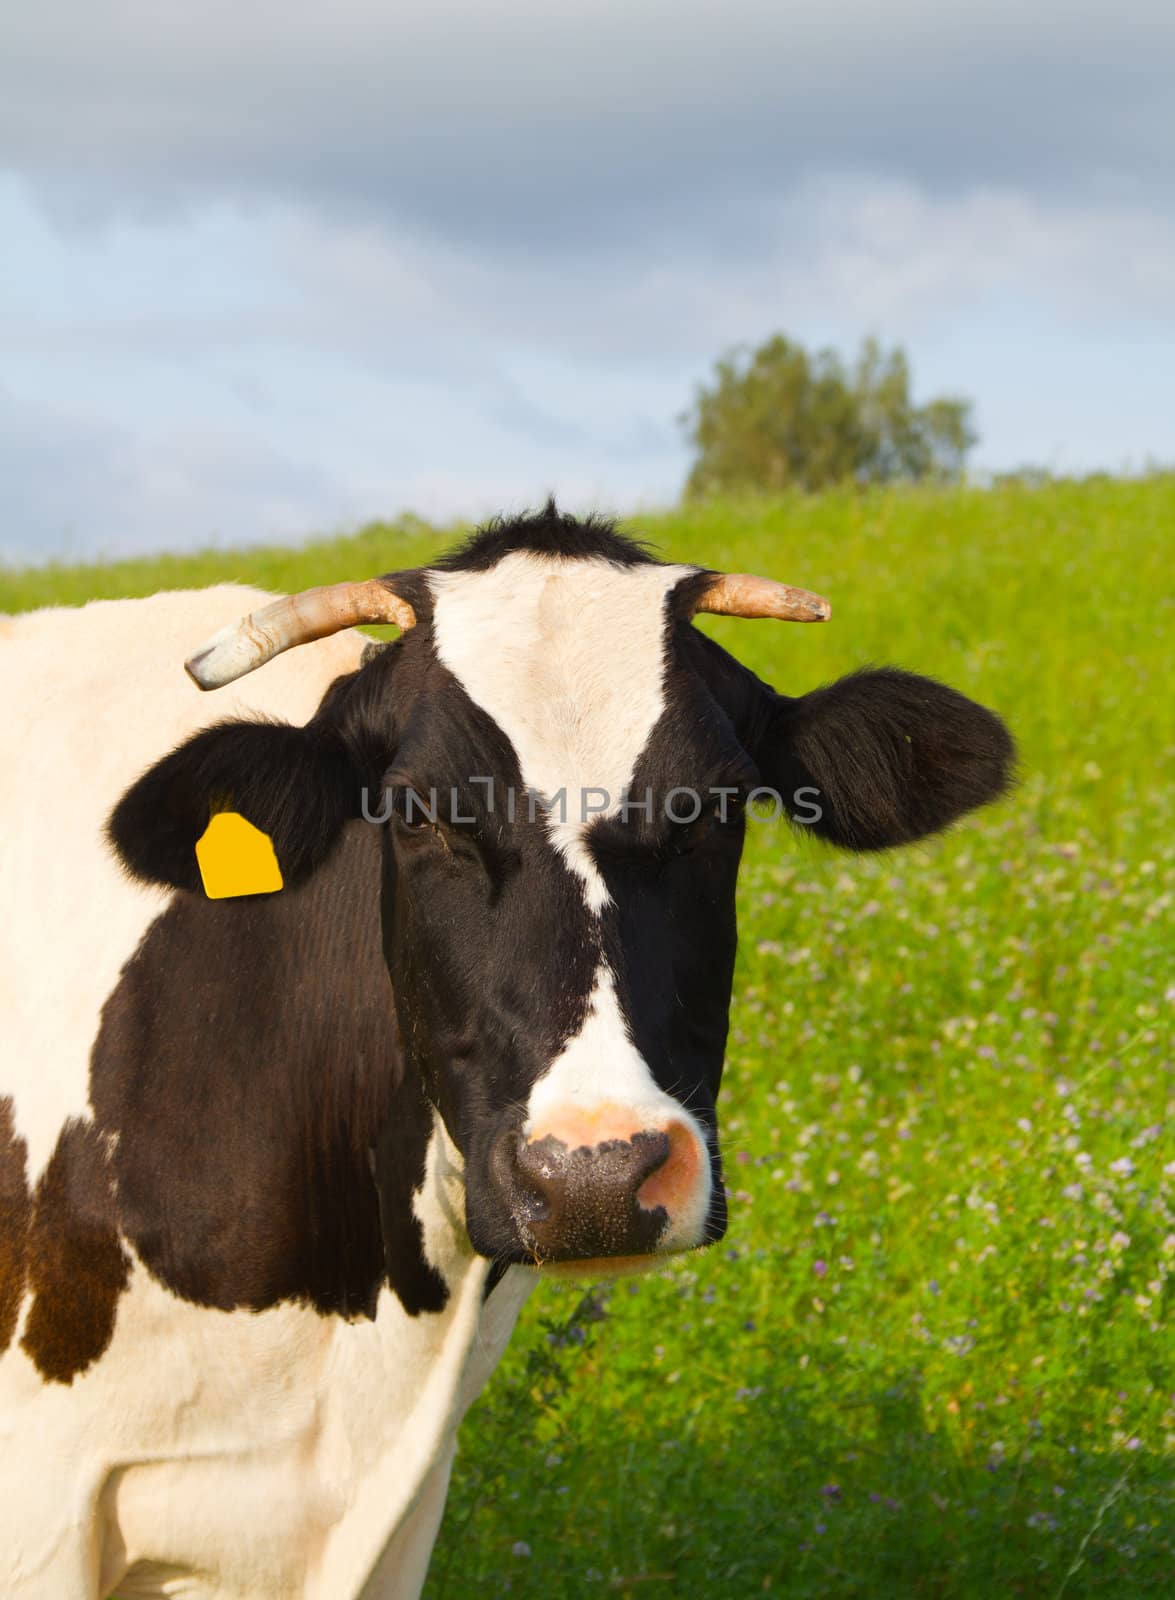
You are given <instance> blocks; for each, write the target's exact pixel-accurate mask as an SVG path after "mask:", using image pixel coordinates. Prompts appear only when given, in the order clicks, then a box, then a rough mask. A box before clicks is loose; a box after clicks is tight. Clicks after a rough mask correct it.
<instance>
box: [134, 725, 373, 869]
mask: <svg viewBox="0 0 1175 1600" xmlns="http://www.w3.org/2000/svg"><path fill="white" fill-rule="evenodd" d="M358 797H359V780H358V777H357V775H356V773H355V770H354V768H353V767H352V765H351V763H350V761H349V760H348V758H347V755H346V753H345V751H344V748H343V745H342V743H341V741H340V740H339V738H338V737H337V735H336V734H334V733H333V732H332V730H331V729H330V728H328V727H323V726H322V725H321V724H311V725H310V726H309V727H305V728H294V727H291V726H290V725H289V724H287V723H269V722H221V723H218V724H217V725H216V726H215V727H212V728H205V729H204V731H203V732H202V733H198V734H196V735H195V736H194V737H193V738H191V739H189V740H188V741H187V742H186V743H185V744H182V745H180V746H179V748H178V749H176V750H173V751H172V752H171V754H170V755H168V756H164V758H163V760H162V761H159V762H157V763H156V764H155V766H153V767H152V768H151V769H150V770H149V771H148V772H145V773H144V774H143V776H142V777H141V778H140V779H139V780H138V782H137V783H135V784H133V785H132V786H131V788H129V789H128V790H127V792H126V794H124V795H123V797H122V799H121V800H120V801H119V802H118V804H117V805H116V806H115V808H114V810H113V812H112V813H111V815H110V820H109V822H108V823H107V835H108V837H109V840H110V843H111V845H112V846H113V848H114V850H115V853H116V854H117V855H118V857H119V859H120V860H121V861H122V863H123V865H124V866H125V867H126V868H127V870H128V871H129V872H130V873H131V874H132V875H133V876H134V877H136V878H141V879H143V880H144V881H145V882H148V883H159V884H165V885H167V886H169V887H171V888H173V889H199V888H200V887H201V876H200V869H199V865H198V863H197V859H196V843H197V840H199V839H200V838H201V836H202V835H203V833H204V831H205V829H206V828H207V826H208V822H209V819H210V817H211V816H212V815H213V814H214V813H216V812H219V811H235V812H238V813H239V814H240V815H241V816H243V817H244V818H245V819H246V820H247V821H248V822H250V823H252V824H253V826H254V827H255V828H259V829H260V830H261V832H262V833H264V834H267V835H268V836H269V839H270V841H271V842H272V845H273V849H274V853H275V854H276V856H277V865H278V868H279V871H280V874H281V880H282V881H283V882H284V883H285V884H287V885H292V884H296V883H298V882H299V881H301V880H303V879H305V878H307V877H308V876H309V875H310V873H312V872H313V871H314V870H315V868H316V867H318V866H319V865H320V864H321V863H322V862H323V861H324V860H325V859H326V857H327V855H328V854H329V853H330V851H331V849H332V847H333V846H334V844H335V842H336V840H337V839H338V837H339V834H340V832H341V831H342V827H343V824H344V823H345V822H346V821H347V820H348V819H349V818H350V817H353V816H356V815H357V814H358Z"/></svg>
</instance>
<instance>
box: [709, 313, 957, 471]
mask: <svg viewBox="0 0 1175 1600" xmlns="http://www.w3.org/2000/svg"><path fill="white" fill-rule="evenodd" d="M679 420H680V422H681V423H682V425H683V427H684V428H685V430H686V435H687V438H688V439H689V442H690V443H691V445H692V446H693V448H694V452H695V455H694V462H693V466H692V467H691V469H690V475H689V478H688V480H687V483H686V494H687V496H689V497H690V498H702V497H704V496H706V495H712V494H723V493H740V492H742V493H745V492H748V491H760V492H762V491H768V492H770V491H772V490H779V489H785V488H790V487H795V488H800V489H808V490H813V489H824V488H828V487H831V486H833V485H836V484H845V483H856V484H868V483H894V482H901V481H913V482H921V481H923V480H927V479H930V480H934V481H939V482H952V481H955V480H957V479H958V478H959V477H960V476H961V475H962V472H963V467H964V464H965V462H966V457H967V452H968V450H969V449H970V448H971V447H972V445H973V444H974V443H975V442H976V435H975V433H974V430H973V428H972V425H971V405H970V402H969V401H966V400H961V399H958V398H955V397H951V396H941V397H939V398H937V399H934V400H930V401H928V402H927V403H926V404H925V405H922V406H916V405H915V404H914V403H913V400H912V399H911V396H910V369H909V363H908V362H907V360H906V356H905V353H904V352H903V351H902V350H901V348H900V347H896V346H895V348H894V349H892V350H890V351H888V352H887V351H885V350H883V349H882V347H881V345H880V344H879V343H878V342H877V341H876V340H875V339H867V340H866V341H865V343H864V344H863V345H862V347H861V352H860V355H859V356H858V358H857V361H856V365H855V366H854V368H853V369H852V371H849V370H848V369H847V368H846V367H845V364H844V363H843V362H842V361H841V359H840V357H839V356H838V355H837V354H836V352H835V351H833V350H819V351H816V352H815V353H814V354H810V353H809V352H808V351H807V350H805V349H804V347H803V346H802V345H800V344H797V343H796V342H795V341H793V340H791V339H787V338H785V337H784V336H783V334H776V335H775V336H774V338H771V339H768V340H767V342H766V343H765V344H762V345H760V346H759V348H758V349H757V350H750V349H748V348H747V347H745V346H744V347H741V348H739V349H736V350H734V351H731V352H730V353H729V354H728V355H726V356H724V357H723V358H722V359H721V360H720V361H718V362H717V363H716V364H715V367H714V375H713V381H712V382H711V383H710V384H709V385H705V384H702V385H699V386H698V389H697V391H696V393H695V396H694V403H693V406H692V408H691V409H690V410H689V411H687V412H685V413H684V414H683V415H682V416H681V418H680V419H679Z"/></svg>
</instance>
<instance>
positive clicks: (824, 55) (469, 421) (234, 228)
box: [0, 0, 1175, 561]
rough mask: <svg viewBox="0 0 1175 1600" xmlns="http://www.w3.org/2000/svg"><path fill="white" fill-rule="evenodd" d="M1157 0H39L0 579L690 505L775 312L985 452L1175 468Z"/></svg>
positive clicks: (26, 94)
mask: <svg viewBox="0 0 1175 1600" xmlns="http://www.w3.org/2000/svg"><path fill="white" fill-rule="evenodd" d="M1173 81H1175V8H1173V7H1172V6H1171V5H1170V4H1169V0H1064V3H1061V0H1036V3H1035V4H1034V5H1032V6H1026V5H1025V4H1024V3H1023V0H959V3H956V4H954V5H944V4H943V3H942V0H558V3H555V0H413V3H412V4H407V3H401V0H381V3H377V0H329V3H328V0H303V3H301V4H296V5H291V4H289V0H280V3H278V0H232V3H226V0H201V3H200V4H199V5H191V4H190V3H187V0H184V3H180V0H36V3H35V4H31V5H23V6H15V5H13V6H9V7H6V8H5V16H4V18H3V20H2V21H0V559H6V560H10V561H28V560H38V559H45V558H48V557H50V556H61V555H64V556H73V557H76V556H85V555H95V554H108V553H124V552H130V551H135V550H154V549H159V548H164V547H185V546H192V545H200V544H206V543H241V542H245V541H253V540H256V539H275V538H283V539H284V538H296V537H300V536H304V535H307V534H309V533H310V532H312V531H315V530H335V529H342V528H347V527H350V526H353V525H355V524H357V523H358V522H360V521H362V520H363V519H365V518H367V517H370V516H375V515H381V514H382V515H391V514H394V513H395V512H397V511H399V510H402V509H412V510H415V511H417V512H419V513H421V514H424V515H428V516H441V517H446V516H450V515H471V514H472V515H478V514H482V513H484V512H488V511H492V510H496V509H507V508H511V507H520V506H523V505H526V504H528V503H532V502H533V501H534V500H536V499H537V498H538V497H540V496H541V495H543V494H544V493H545V492H546V491H548V490H549V489H555V490H557V491H558V492H559V494H560V497H561V498H562V499H564V500H565V501H566V502H567V503H568V504H570V505H587V504H598V505H602V506H607V507H609V508H614V509H621V510H623V509H625V508H628V507H632V506H636V505H641V504H651V503H664V502H667V501H670V500H672V499H673V498H674V497H675V496H676V494H677V493H678V491H679V489H680V485H681V481H682V478H683V475H684V472H685V467H686V454H685V448H684V444H683V441H682V438H681V435H680V430H679V429H678V428H677V426H676V425H675V421H674V418H675V416H676V414H677V413H678V412H679V411H680V410H681V409H682V408H683V406H684V405H685V404H686V403H687V402H688V400H689V397H690V394H691V391H692V387H693V385H694V384H695V383H696V382H697V381H698V380H699V379H700V378H701V377H703V376H704V375H705V373H706V371H707V369H708V367H709V365H710V363H711V362H712V360H713V358H714V357H715V356H716V355H717V354H719V352H721V351H722V350H723V349H724V348H726V347H728V346H729V345H731V344H733V343H736V342H739V341H752V342H753V341H757V340H759V339H761V338H762V337H764V336H765V335H767V334H768V333H770V332H773V331H776V330H778V329H783V330H785V331H787V332H788V333H790V334H793V335H794V336H796V337H799V338H801V339H803V340H805V341H809V342H815V343H833V344H836V345H839V346H840V347H842V348H843V349H846V350H847V349H850V348H853V347H855V346H856V344H857V343H858V341H859V340H860V339H861V337H862V336H863V335H865V334H867V333H870V332H873V333H877V334H880V335H881V336H882V337H883V338H885V339H886V340H900V341H902V342H904V343H905V344H906V346H907V348H908V349H909V351H910V353H911V356H912V360H913V365H914V372H915V378H916V382H917V385H918V388H919V389H920V391H921V392H922V393H924V394H930V393H932V392H935V391H938V390H943V389H947V390H953V391H961V392H963V393H965V394H968V395H970V396H972V397H973V398H974V400H975V402H976V406H977V417H978V423H979V428H980V432H981V434H982V439H983V443H982V446H981V449H980V451H979V452H978V455H977V460H976V464H977V465H978V466H980V467H982V468H989V469H991V468H996V469H998V468H1006V467H1011V466H1016V465H1020V464H1022V463H1025V462H1033V463H1040V464H1043V465H1047V466H1051V467H1053V468H1055V469H1058V470H1062V471H1064V470H1069V471H1080V470H1087V469H1091V468H1095V467H1107V468H1111V469H1119V468H1123V467H1139V466H1141V465H1143V464H1144V463H1145V462H1146V461H1147V459H1148V458H1151V459H1161V460H1165V461H1167V462H1170V461H1172V460H1175V111H1173V109H1172V90H1171V84H1172V82H1173Z"/></svg>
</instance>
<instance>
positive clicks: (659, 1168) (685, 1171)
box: [636, 1122, 701, 1216]
mask: <svg viewBox="0 0 1175 1600" xmlns="http://www.w3.org/2000/svg"><path fill="white" fill-rule="evenodd" d="M660 1138H661V1139H662V1140H663V1142H664V1153H663V1155H662V1156H661V1158H660V1160H659V1161H657V1162H656V1163H655V1165H653V1166H651V1167H650V1168H649V1169H648V1173H647V1176H646V1177H645V1180H644V1182H643V1183H642V1184H641V1186H640V1188H639V1189H638V1190H637V1195H636V1198H637V1204H638V1205H640V1206H643V1207H644V1208H645V1210H647V1211H655V1210H657V1209H658V1208H660V1209H662V1210H664V1211H667V1212H668V1213H669V1215H670V1216H673V1215H675V1214H676V1213H678V1212H680V1211H683V1210H684V1209H685V1208H686V1206H687V1205H688V1204H689V1201H690V1198H691V1196H692V1195H693V1194H694V1192H695V1191H696V1189H697V1186H698V1183H699V1180H700V1178H701V1156H700V1153H699V1151H698V1141H697V1140H696V1139H695V1138H694V1136H693V1134H692V1133H691V1132H690V1130H689V1129H688V1128H687V1127H686V1125H685V1124H684V1122H671V1123H670V1124H669V1126H668V1128H666V1129H665V1131H664V1132H663V1133H662V1134H661V1135H660Z"/></svg>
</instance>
